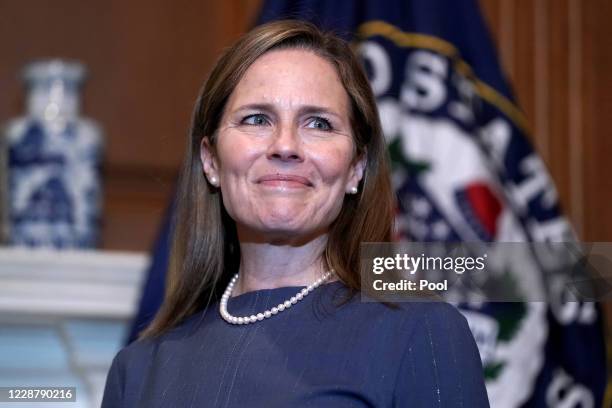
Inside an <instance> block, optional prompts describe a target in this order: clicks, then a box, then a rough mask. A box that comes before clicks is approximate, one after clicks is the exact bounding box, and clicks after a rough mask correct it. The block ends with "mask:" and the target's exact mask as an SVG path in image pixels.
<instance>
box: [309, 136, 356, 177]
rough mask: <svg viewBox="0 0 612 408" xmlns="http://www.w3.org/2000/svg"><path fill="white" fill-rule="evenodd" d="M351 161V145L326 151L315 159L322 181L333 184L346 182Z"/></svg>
mask: <svg viewBox="0 0 612 408" xmlns="http://www.w3.org/2000/svg"><path fill="white" fill-rule="evenodd" d="M352 159H353V151H352V145H348V146H342V145H340V146H334V147H333V148H330V149H326V151H325V152H324V153H323V154H320V155H319V156H318V157H317V164H318V168H319V172H320V174H321V177H322V178H323V181H324V182H326V183H329V184H333V183H335V182H337V183H342V182H345V181H346V180H348V177H349V173H350V167H351V161H352Z"/></svg>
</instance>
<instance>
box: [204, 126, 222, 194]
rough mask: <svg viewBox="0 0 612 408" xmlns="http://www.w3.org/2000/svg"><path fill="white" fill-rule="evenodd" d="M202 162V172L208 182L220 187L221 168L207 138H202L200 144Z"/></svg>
mask: <svg viewBox="0 0 612 408" xmlns="http://www.w3.org/2000/svg"><path fill="white" fill-rule="evenodd" d="M200 161H201V162H202V170H203V171H204V174H205V175H206V178H207V179H208V182H209V183H210V184H212V185H213V186H215V187H218V186H219V166H218V163H217V156H216V155H215V153H214V150H213V148H212V146H211V145H210V140H209V139H208V138H207V137H203V138H202V142H201V143H200Z"/></svg>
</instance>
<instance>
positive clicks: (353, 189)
mask: <svg viewBox="0 0 612 408" xmlns="http://www.w3.org/2000/svg"><path fill="white" fill-rule="evenodd" d="M358 191H359V190H357V187H351V194H357V192H358Z"/></svg>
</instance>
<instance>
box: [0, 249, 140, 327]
mask: <svg viewBox="0 0 612 408" xmlns="http://www.w3.org/2000/svg"><path fill="white" fill-rule="evenodd" d="M148 264H149V258H148V256H147V255H146V254H143V253H137V252H115V251H93V250H62V251H58V250H51V249H25V248H8V247H4V248H0V314H1V315H3V316H5V317H9V316H13V317H15V318H17V319H19V316H24V315H30V316H43V317H83V318H110V319H128V318H131V317H132V316H133V315H134V313H135V309H136V307H137V305H138V300H139V296H140V290H141V284H142V282H143V278H144V273H145V270H146V268H147V266H148Z"/></svg>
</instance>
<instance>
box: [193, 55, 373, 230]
mask: <svg viewBox="0 0 612 408" xmlns="http://www.w3.org/2000/svg"><path fill="white" fill-rule="evenodd" d="M349 109H350V107H349V96H348V94H347V92H346V91H345V89H344V87H343V85H342V83H341V82H340V78H339V76H338V74H337V72H336V70H335V68H334V67H333V65H331V63H329V62H328V61H327V60H325V59H323V58H321V57H319V56H317V55H316V54H314V53H313V52H311V51H306V50H298V49H295V50H291V49H290V50H279V51H271V52H269V53H266V54H264V55H263V56H261V57H260V58H259V59H257V60H256V61H255V62H254V63H253V64H252V65H251V66H250V67H249V68H248V70H247V71H246V72H245V74H244V76H243V78H242V79H241V80H240V82H239V83H238V85H237V86H236V88H235V89H234V91H233V93H232V94H231V96H230V98H229V100H228V102H227V105H226V107H225V111H224V114H223V117H222V119H221V123H220V126H219V129H218V134H217V144H216V149H215V150H216V151H215V153H213V151H212V150H211V149H210V146H209V145H208V143H207V140H206V139H204V142H203V143H202V149H201V153H202V154H201V157H202V163H203V167H204V171H205V173H206V176H207V177H208V180H212V182H213V184H216V185H218V186H219V187H220V189H221V193H222V197H223V204H224V206H225V208H226V210H227V212H228V213H229V214H230V216H231V217H232V218H233V219H234V220H235V222H236V225H237V229H238V235H239V238H240V239H241V240H261V239H263V240H265V241H269V240H286V239H291V238H297V239H303V238H314V237H317V236H320V235H322V234H325V233H326V232H327V230H328V227H329V226H330V224H331V223H332V222H333V221H334V219H336V217H337V216H338V214H339V212H340V209H341V207H342V202H343V199H344V196H345V194H347V193H349V192H350V190H351V188H352V187H357V185H358V183H359V180H360V179H361V177H362V175H363V168H364V165H365V159H361V160H359V161H357V160H356V158H355V157H354V156H355V147H354V143H353V136H352V130H351V126H350V120H349ZM215 178H216V183H215Z"/></svg>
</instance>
